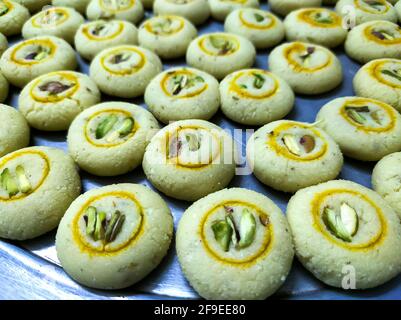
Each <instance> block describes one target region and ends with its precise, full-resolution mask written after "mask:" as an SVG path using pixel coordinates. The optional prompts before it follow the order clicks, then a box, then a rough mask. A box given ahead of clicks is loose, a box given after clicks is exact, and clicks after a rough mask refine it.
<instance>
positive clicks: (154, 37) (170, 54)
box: [138, 16, 198, 59]
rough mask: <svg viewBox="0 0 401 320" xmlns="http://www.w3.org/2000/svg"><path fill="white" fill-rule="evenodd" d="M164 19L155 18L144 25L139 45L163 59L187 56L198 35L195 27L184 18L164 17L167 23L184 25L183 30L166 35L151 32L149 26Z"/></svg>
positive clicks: (140, 28)
mask: <svg viewBox="0 0 401 320" xmlns="http://www.w3.org/2000/svg"><path fill="white" fill-rule="evenodd" d="M162 17H163V16H157V17H153V18H150V19H149V20H146V21H144V22H143V23H142V25H141V26H140V27H139V32H138V41H139V45H140V46H142V47H144V48H147V49H149V50H152V51H153V52H154V53H156V54H157V55H158V56H159V57H160V58H162V59H175V58H179V57H183V56H185V53H186V51H187V48H188V46H189V44H190V42H191V41H192V40H193V39H195V38H196V36H197V35H198V32H197V30H196V28H195V26H194V25H193V24H192V23H191V22H190V21H189V20H187V19H185V18H182V17H178V16H164V17H165V20H167V21H171V20H173V21H175V23H177V24H179V23H182V28H180V29H179V30H178V31H176V32H175V31H173V32H171V33H169V32H167V33H166V34H163V30H162V31H161V32H158V31H157V30H156V31H155V32H151V31H149V30H148V29H147V28H146V26H147V25H148V24H152V21H155V22H156V21H158V20H159V21H160V20H161V19H163V18H162ZM168 19H169V20H168ZM159 23H160V22H159ZM161 23H162V22H161Z"/></svg>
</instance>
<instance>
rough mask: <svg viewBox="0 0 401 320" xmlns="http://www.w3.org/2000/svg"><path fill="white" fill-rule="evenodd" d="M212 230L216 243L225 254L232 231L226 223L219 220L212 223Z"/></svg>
mask: <svg viewBox="0 0 401 320" xmlns="http://www.w3.org/2000/svg"><path fill="white" fill-rule="evenodd" d="M212 230H213V233H214V238H215V239H216V241H217V243H218V244H219V245H220V247H221V248H222V249H223V250H224V251H225V252H227V251H228V249H229V247H230V241H231V238H232V233H233V229H232V228H231V227H230V225H229V224H228V223H227V221H224V220H220V221H216V222H214V223H213V225H212Z"/></svg>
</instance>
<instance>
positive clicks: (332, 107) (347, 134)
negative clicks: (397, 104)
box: [316, 97, 401, 161]
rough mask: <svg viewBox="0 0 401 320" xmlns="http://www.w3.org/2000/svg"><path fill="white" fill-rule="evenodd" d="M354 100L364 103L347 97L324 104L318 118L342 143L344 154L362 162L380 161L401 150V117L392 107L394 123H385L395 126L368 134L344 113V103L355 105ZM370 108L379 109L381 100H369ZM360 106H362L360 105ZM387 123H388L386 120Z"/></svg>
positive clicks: (326, 129) (319, 123)
mask: <svg viewBox="0 0 401 320" xmlns="http://www.w3.org/2000/svg"><path fill="white" fill-rule="evenodd" d="M354 101H362V102H363V101H364V100H363V98H355V97H344V98H338V99H334V100H333V101H330V102H329V103H327V104H326V105H324V106H323V107H322V108H321V109H320V111H319V113H318V114H317V116H316V121H318V124H317V125H318V126H319V127H320V128H322V129H323V130H325V131H326V132H327V133H328V134H329V135H330V136H332V137H333V139H334V140H335V141H336V142H337V143H338V144H339V146H340V148H341V150H342V152H343V153H344V154H345V155H347V156H349V157H351V158H355V159H358V160H362V161H378V160H380V159H381V158H383V157H384V156H386V155H388V154H390V153H393V152H396V151H400V150H401V116H400V114H399V113H398V112H397V111H396V110H394V109H393V108H392V107H391V106H389V105H387V107H388V108H390V109H391V110H393V111H391V110H390V111H391V114H392V117H393V118H394V119H393V120H385V121H386V122H385V123H384V122H383V126H376V127H377V128H380V127H384V126H385V124H386V123H389V122H390V121H392V122H393V123H394V127H393V128H392V129H390V130H384V131H383V132H374V131H371V132H369V131H368V132H367V131H365V130H363V127H361V126H360V125H359V124H358V123H355V122H353V121H352V119H348V120H347V119H346V118H344V117H343V116H341V114H340V110H341V109H342V108H343V106H344V104H349V105H350V106H353V105H354ZM365 102H366V105H372V106H375V105H376V103H377V102H378V103H381V102H380V101H375V100H372V101H369V99H366V101H365ZM358 104H359V105H360V103H358ZM383 121H384V120H383Z"/></svg>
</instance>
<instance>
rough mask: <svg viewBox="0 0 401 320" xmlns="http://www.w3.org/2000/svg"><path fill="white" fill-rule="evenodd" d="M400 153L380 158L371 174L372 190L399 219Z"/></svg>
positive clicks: (400, 201)
mask: <svg viewBox="0 0 401 320" xmlns="http://www.w3.org/2000/svg"><path fill="white" fill-rule="evenodd" d="M400 164H401V152H396V153H392V154H389V155H388V156H385V157H384V158H382V159H381V160H380V161H379V162H378V163H377V164H376V166H375V167H374V169H373V173H372V186H373V189H374V190H375V191H376V192H377V193H378V194H380V195H381V196H382V197H383V199H384V200H386V201H387V203H388V204H389V205H390V206H391V207H392V208H393V210H394V211H395V212H396V213H397V214H398V216H400V217H401V179H400V177H401V169H400V167H401V166H400Z"/></svg>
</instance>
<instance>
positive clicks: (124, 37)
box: [75, 20, 138, 60]
mask: <svg viewBox="0 0 401 320" xmlns="http://www.w3.org/2000/svg"><path fill="white" fill-rule="evenodd" d="M120 27H121V29H122V31H121V32H120V31H119V29H120ZM96 28H101V30H102V31H104V30H106V33H105V34H104V35H103V34H100V35H98V36H94V35H93V34H92V35H91V31H92V32H95V31H96ZM107 30H110V31H107ZM102 31H100V32H102ZM108 32H110V34H109V33H108ZM110 36H111V37H110ZM136 44H138V29H137V28H136V27H135V26H134V25H133V24H132V23H130V22H128V21H124V20H111V21H104V20H96V21H91V22H88V23H84V24H81V26H80V27H79V29H78V31H77V33H76V34H75V48H76V49H77V51H78V53H79V54H80V55H81V56H82V57H83V58H85V59H86V60H92V59H93V58H94V57H95V56H96V55H97V54H98V53H100V52H102V51H103V50H105V49H108V48H111V47H115V46H120V45H136Z"/></svg>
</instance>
